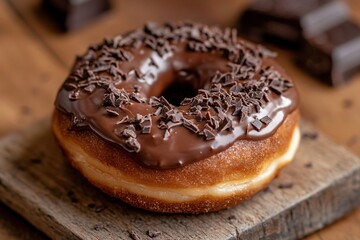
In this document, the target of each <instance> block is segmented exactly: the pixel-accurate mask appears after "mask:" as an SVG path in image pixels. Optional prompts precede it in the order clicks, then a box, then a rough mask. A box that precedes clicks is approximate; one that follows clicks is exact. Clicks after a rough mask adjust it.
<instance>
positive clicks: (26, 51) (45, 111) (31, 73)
mask: <svg viewBox="0 0 360 240" xmlns="http://www.w3.org/2000/svg"><path fill="white" fill-rule="evenodd" d="M58 65H59V63H58V62H57V61H56V60H54V59H53V57H52V56H51V55H49V54H48V53H47V51H45V50H44V46H43V45H42V44H41V43H39V41H38V40H37V39H36V38H35V37H34V36H33V35H32V33H31V31H29V30H28V29H27V28H26V27H25V26H24V25H23V23H22V21H21V20H20V19H18V17H17V16H16V14H14V13H13V11H12V10H11V9H10V8H9V7H8V5H7V4H6V3H5V2H4V1H0V79H1V80H0V111H1V113H0V116H1V117H0V136H1V137H2V136H4V135H6V134H8V133H10V132H11V131H14V130H16V129H19V128H26V127H27V126H28V125H29V124H31V123H33V121H37V120H38V119H40V118H43V117H44V116H48V115H49V113H50V111H51V110H52V105H53V104H52V101H53V100H52V98H53V96H54V94H55V92H56V88H57V87H58V85H59V83H60V82H61V80H62V78H63V76H64V73H65V68H63V67H59V66H58ZM0 239H6V240H15V239H22V240H25V239H29V240H30V239H38V240H41V239H47V237H46V236H45V235H44V234H42V233H41V232H39V231H38V230H36V229H35V228H34V227H33V226H31V225H30V224H29V223H28V222H26V221H25V220H24V219H22V218H21V217H20V216H19V215H18V214H16V213H14V212H13V211H11V210H10V209H8V208H7V207H6V206H5V205H3V204H0Z"/></svg>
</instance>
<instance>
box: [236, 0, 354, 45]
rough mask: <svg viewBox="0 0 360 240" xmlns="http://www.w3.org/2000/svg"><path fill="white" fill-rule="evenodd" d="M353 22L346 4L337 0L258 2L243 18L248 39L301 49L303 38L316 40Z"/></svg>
mask: <svg viewBox="0 0 360 240" xmlns="http://www.w3.org/2000/svg"><path fill="white" fill-rule="evenodd" d="M348 18H349V13H348V8H347V6H346V5H345V3H343V2H341V1H336V0H255V1H254V2H253V3H252V4H251V5H250V6H249V8H248V9H247V10H246V11H245V12H244V14H243V15H242V17H241V19H240V22H239V28H240V32H242V33H243V34H244V36H245V37H247V38H249V39H251V40H253V41H258V42H263V41H271V42H274V43H278V44H281V45H282V46H284V45H285V46H287V47H293V48H298V47H300V45H301V41H302V36H313V35H316V34H317V33H318V32H322V31H324V30H326V29H328V28H330V27H332V26H334V25H337V24H338V23H340V22H343V21H344V20H346V19H348Z"/></svg>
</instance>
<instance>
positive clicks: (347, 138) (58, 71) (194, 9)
mask: <svg viewBox="0 0 360 240" xmlns="http://www.w3.org/2000/svg"><path fill="white" fill-rule="evenodd" d="M194 2H195V3H194ZM247 2H248V1H238V0H227V1H222V2H221V3H220V1H217V0H197V1H193V0H179V1H161V0H153V1H151V2H150V1H146V0H134V1H130V0H129V1H125V0H123V1H116V3H115V4H114V5H115V8H114V10H113V11H112V12H111V13H110V14H109V15H108V16H106V17H103V18H102V19H100V20H99V21H97V22H95V23H93V24H92V25H91V26H89V27H86V28H83V29H81V30H79V31H76V32H74V33H70V34H61V33H58V32H56V31H54V30H53V28H52V27H51V25H50V24H48V21H47V20H46V19H45V18H44V17H43V16H42V15H41V14H40V13H39V12H38V11H37V6H38V4H39V0H5V1H0V79H1V80H0V110H1V118H0V136H4V135H6V134H8V133H10V132H12V131H14V130H17V129H21V128H25V127H27V126H29V124H30V123H32V122H34V121H37V120H39V119H41V118H43V117H46V116H49V115H50V113H51V111H52V109H53V100H54V96H55V94H56V90H57V88H58V87H59V85H60V83H61V82H62V81H63V79H64V78H65V76H66V74H67V71H68V69H69V67H70V66H71V63H72V61H73V59H74V55H75V54H80V53H82V52H83V51H84V50H85V48H86V46H87V45H88V44H89V43H92V42H98V41H100V40H101V39H102V38H103V36H112V35H115V34H116V33H120V32H124V31H126V30H130V29H133V28H136V27H139V26H141V25H142V24H143V22H144V21H148V20H151V21H164V20H183V19H190V20H195V21H201V22H204V23H209V24H212V23H217V24H220V25H221V26H234V25H235V23H236V20H237V18H238V16H239V13H240V12H241V10H242V9H243V8H244V6H246V4H247ZM348 2H349V4H350V6H351V9H352V11H353V15H354V18H356V19H357V20H358V21H359V22H360V2H359V1H357V0H348ZM276 50H277V51H278V52H279V53H280V58H279V61H280V62H281V64H282V65H283V66H285V68H286V69H287V70H288V72H289V73H290V74H291V75H292V76H293V77H294V79H295V81H296V83H297V86H298V88H299V91H300V94H301V96H302V107H301V111H302V115H303V117H304V118H306V119H308V120H310V121H311V122H312V123H313V124H314V125H315V126H317V127H318V128H319V129H321V130H323V132H325V133H326V134H327V135H328V136H330V137H332V138H333V139H334V140H335V141H336V142H338V143H340V144H342V145H344V146H347V147H348V148H349V149H350V150H351V151H353V152H354V153H356V154H357V155H358V156H360V128H359V122H360V94H359V91H360V75H359V76H356V77H355V79H354V80H353V81H352V82H351V83H350V84H348V85H347V86H345V87H343V88H341V89H331V88H329V87H326V86H324V85H322V84H321V83H319V82H318V81H317V80H315V79H313V78H311V77H309V76H308V75H306V74H305V73H303V72H302V71H301V70H299V69H298V68H297V67H296V66H295V65H294V64H293V63H292V61H291V59H292V58H293V57H294V56H293V55H294V54H293V53H291V52H286V51H283V50H280V49H276ZM45 238H46V237H45V236H44V235H43V234H41V233H40V232H39V231H37V230H36V229H35V228H34V227H32V226H30V225H29V224H28V223H27V222H26V221H25V220H23V219H22V218H21V217H20V216H18V215H17V214H15V213H13V212H12V211H11V210H9V209H8V208H7V207H5V206H3V205H0V239H45ZM355 238H359V239H360V208H358V209H357V210H356V211H354V212H353V213H352V214H350V215H349V216H346V217H345V218H343V219H342V220H340V221H338V222H337V223H334V224H332V225H331V226H329V227H327V228H325V229H323V230H321V231H319V232H317V233H315V234H313V235H312V236H309V237H308V239H311V240H313V239H355Z"/></svg>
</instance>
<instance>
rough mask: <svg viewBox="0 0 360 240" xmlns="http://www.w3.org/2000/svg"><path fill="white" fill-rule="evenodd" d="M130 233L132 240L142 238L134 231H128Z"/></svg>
mask: <svg viewBox="0 0 360 240" xmlns="http://www.w3.org/2000/svg"><path fill="white" fill-rule="evenodd" d="M128 233H129V237H130V238H131V239H132V240H141V238H140V236H139V235H138V234H136V233H135V232H134V231H128Z"/></svg>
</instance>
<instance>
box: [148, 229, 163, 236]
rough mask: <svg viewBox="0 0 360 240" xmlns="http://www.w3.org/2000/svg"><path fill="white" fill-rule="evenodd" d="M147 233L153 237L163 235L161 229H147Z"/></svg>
mask: <svg viewBox="0 0 360 240" xmlns="http://www.w3.org/2000/svg"><path fill="white" fill-rule="evenodd" d="M146 234H147V235H148V236H149V237H151V238H156V237H158V236H160V235H161V232H160V231H152V230H147V231H146Z"/></svg>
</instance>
